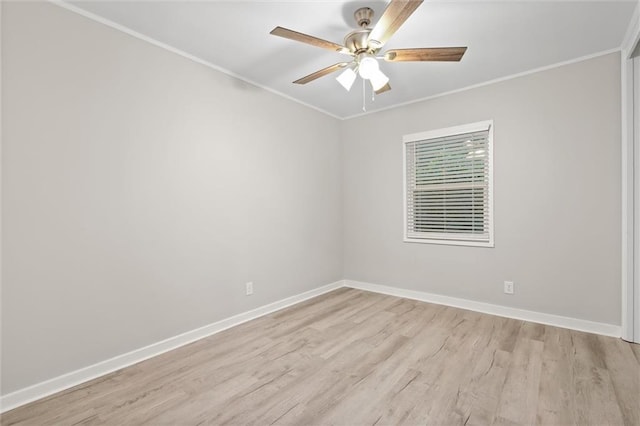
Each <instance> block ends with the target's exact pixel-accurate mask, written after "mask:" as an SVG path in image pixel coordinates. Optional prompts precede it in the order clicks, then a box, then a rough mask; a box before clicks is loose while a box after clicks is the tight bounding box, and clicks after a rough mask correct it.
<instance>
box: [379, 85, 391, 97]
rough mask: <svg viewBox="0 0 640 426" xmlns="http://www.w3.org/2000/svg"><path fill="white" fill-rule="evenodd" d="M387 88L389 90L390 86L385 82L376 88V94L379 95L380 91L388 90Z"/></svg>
mask: <svg viewBox="0 0 640 426" xmlns="http://www.w3.org/2000/svg"><path fill="white" fill-rule="evenodd" d="M389 90H391V86H390V85H389V83H387V84H385V85H384V86H382V87H381V88H379V89H378V90H376V95H379V94H380V93H384V92H388V91H389Z"/></svg>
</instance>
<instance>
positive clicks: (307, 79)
mask: <svg viewBox="0 0 640 426" xmlns="http://www.w3.org/2000/svg"><path fill="white" fill-rule="evenodd" d="M347 65H349V63H348V62H340V63H338V64H334V65H331V66H330V67H326V68H323V69H321V70H320V71H316V72H314V73H313V74H309V75H308V76H306V77H302V78H299V79H297V80H296V81H294V83H295V84H307V83H309V82H311V81H313V80H315V79H317V78H320V77H324V76H325V75H327V74H331V73H332V72H335V71H338V70H339V69H340V68H344V67H346V66H347Z"/></svg>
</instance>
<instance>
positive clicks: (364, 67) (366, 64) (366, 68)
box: [358, 56, 380, 80]
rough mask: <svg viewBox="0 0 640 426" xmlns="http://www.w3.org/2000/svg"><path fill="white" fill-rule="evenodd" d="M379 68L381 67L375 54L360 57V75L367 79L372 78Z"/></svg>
mask: <svg viewBox="0 0 640 426" xmlns="http://www.w3.org/2000/svg"><path fill="white" fill-rule="evenodd" d="M379 70H380V67H379V65H378V61H377V60H376V58H374V57H373V56H365V57H364V58H362V59H360V62H359V66H358V74H360V77H362V78H364V79H365V80H368V79H370V78H371V76H372V75H373V74H374V73H375V72H376V71H379Z"/></svg>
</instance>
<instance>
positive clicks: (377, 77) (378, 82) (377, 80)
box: [369, 69, 389, 90]
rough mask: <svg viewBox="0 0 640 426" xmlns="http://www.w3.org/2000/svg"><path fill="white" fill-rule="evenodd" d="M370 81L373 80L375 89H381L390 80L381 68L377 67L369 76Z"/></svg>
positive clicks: (372, 83)
mask: <svg viewBox="0 0 640 426" xmlns="http://www.w3.org/2000/svg"><path fill="white" fill-rule="evenodd" d="M369 81H370V82H371V86H372V87H373V90H380V89H382V88H383V87H384V86H385V84H387V83H388V82H389V77H387V76H386V75H384V73H383V72H382V71H380V69H376V71H375V72H373V73H372V74H371V77H369Z"/></svg>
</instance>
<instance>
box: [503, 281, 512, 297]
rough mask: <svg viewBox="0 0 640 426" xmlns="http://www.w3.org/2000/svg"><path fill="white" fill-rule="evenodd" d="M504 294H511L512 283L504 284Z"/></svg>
mask: <svg viewBox="0 0 640 426" xmlns="http://www.w3.org/2000/svg"><path fill="white" fill-rule="evenodd" d="M504 292H505V294H513V281H505V282H504Z"/></svg>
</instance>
